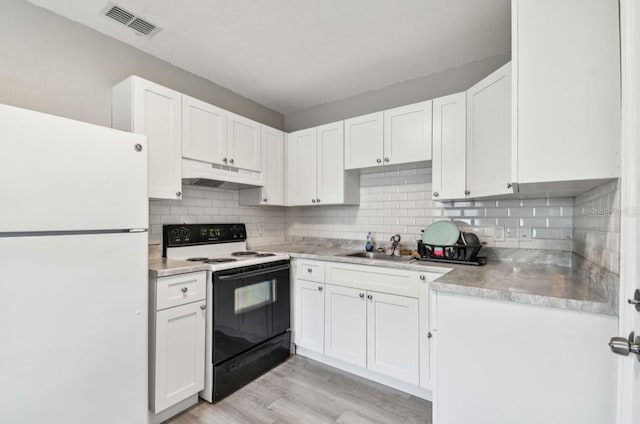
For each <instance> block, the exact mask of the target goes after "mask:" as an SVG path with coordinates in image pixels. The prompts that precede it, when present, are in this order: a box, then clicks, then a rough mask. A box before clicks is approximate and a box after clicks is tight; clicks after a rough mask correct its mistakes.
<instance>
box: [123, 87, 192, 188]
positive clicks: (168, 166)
mask: <svg viewBox="0 0 640 424" xmlns="http://www.w3.org/2000/svg"><path fill="white" fill-rule="evenodd" d="M133 132H135V133H138V134H144V135H146V136H147V138H148V140H149V147H148V150H149V197H151V198H154V199H180V198H182V95H181V94H180V93H178V92H177V91H173V90H170V89H168V88H166V87H163V86H161V85H158V84H154V83H152V82H150V81H145V80H143V79H140V78H135V79H134V80H133Z"/></svg>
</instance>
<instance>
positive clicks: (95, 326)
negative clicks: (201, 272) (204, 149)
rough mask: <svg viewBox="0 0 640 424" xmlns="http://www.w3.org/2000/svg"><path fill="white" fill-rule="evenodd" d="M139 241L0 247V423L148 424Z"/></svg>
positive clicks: (52, 241)
mask: <svg viewBox="0 0 640 424" xmlns="http://www.w3.org/2000/svg"><path fill="white" fill-rule="evenodd" d="M146 248H147V233H131V234H129V233H115V234H100V235H96V234H91V235H73V236H70V235H62V236H48V237H12V238H6V237H5V238H0V341H1V342H0V376H1V377H0V399H1V401H0V403H1V405H2V406H1V407H0V422H1V423H45V422H56V423H66V424H76V423H77V424H86V423H92V424H114V423H118V424H140V423H146V422H147V421H146V420H147V323H148V316H147V310H148V305H147V290H148V289H147V280H148V274H147V258H146Z"/></svg>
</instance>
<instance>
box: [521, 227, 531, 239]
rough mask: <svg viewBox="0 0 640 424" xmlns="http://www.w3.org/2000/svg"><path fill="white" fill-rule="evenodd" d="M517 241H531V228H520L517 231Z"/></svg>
mask: <svg viewBox="0 0 640 424" xmlns="http://www.w3.org/2000/svg"><path fill="white" fill-rule="evenodd" d="M518 239H520V241H529V240H531V228H520V229H519V230H518Z"/></svg>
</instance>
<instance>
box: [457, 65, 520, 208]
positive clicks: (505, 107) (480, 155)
mask: <svg viewBox="0 0 640 424" xmlns="http://www.w3.org/2000/svg"><path fill="white" fill-rule="evenodd" d="M467 189H468V190H469V192H470V194H469V196H471V197H484V196H493V195H499V194H508V193H513V192H514V189H513V187H512V181H511V63H508V64H506V65H505V66H503V67H502V68H500V69H498V70H497V71H495V72H494V73H492V74H491V75H489V76H488V77H486V78H485V79H483V80H482V81H480V82H479V83H477V84H476V85H474V86H473V87H471V88H470V89H469V90H467Z"/></svg>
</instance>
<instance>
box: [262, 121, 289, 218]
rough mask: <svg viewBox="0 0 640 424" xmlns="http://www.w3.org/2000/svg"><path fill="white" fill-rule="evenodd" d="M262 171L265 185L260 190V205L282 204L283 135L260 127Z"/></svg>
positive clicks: (265, 127) (274, 130) (280, 132)
mask: <svg viewBox="0 0 640 424" xmlns="http://www.w3.org/2000/svg"><path fill="white" fill-rule="evenodd" d="M262 170H263V172H264V173H265V174H266V185H265V186H264V188H263V189H262V194H263V196H262V204H265V205H278V206H282V205H283V204H284V133H283V132H282V131H279V130H276V129H274V128H269V127H267V126H264V125H263V126H262Z"/></svg>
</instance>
